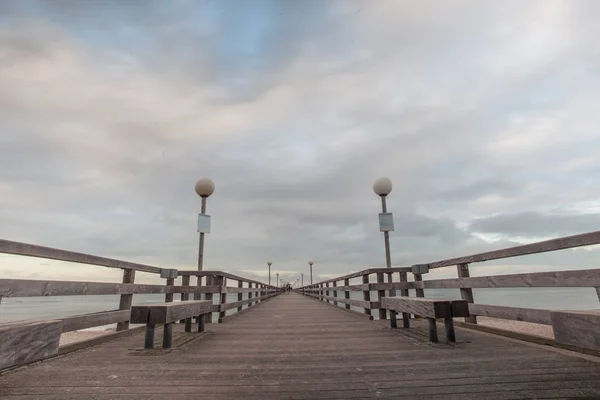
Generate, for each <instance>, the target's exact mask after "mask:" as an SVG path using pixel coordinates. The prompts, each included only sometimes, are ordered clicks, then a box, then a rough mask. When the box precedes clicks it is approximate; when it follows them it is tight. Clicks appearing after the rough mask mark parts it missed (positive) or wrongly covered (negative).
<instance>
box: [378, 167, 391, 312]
mask: <svg viewBox="0 0 600 400" xmlns="http://www.w3.org/2000/svg"><path fill="white" fill-rule="evenodd" d="M373 191H374V192H375V194H376V195H378V196H379V197H381V214H379V230H380V231H381V232H383V242H384V245H385V265H386V267H387V268H392V256H391V254H390V231H393V230H394V219H393V216H392V214H391V213H388V212H387V203H386V197H387V195H388V194H390V193H391V192H392V181H390V180H389V179H388V178H379V179H377V180H376V181H375V183H374V184H373ZM387 276H388V282H389V283H392V274H391V273H388V274H387ZM378 282H379V281H378ZM382 294H383V295H385V291H380V292H379V297H380V300H379V301H381V297H382ZM395 295H396V290H395V289H393V288H392V289H390V296H395ZM385 317H386V310H385V309H380V310H379V318H381V319H385Z"/></svg>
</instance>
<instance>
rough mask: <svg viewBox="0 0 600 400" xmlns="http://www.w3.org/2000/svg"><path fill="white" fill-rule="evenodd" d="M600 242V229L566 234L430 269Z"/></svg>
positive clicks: (436, 264) (435, 264) (431, 265)
mask: <svg viewBox="0 0 600 400" xmlns="http://www.w3.org/2000/svg"><path fill="white" fill-rule="evenodd" d="M594 244H600V231H594V232H588V233H582V234H579V235H573V236H565V237H561V238H557V239H550V240H544V241H541V242H536V243H530V244H524V245H521V246H514V247H507V248H505V249H500V250H493V251H487V252H485V253H478V254H473V255H470V256H465V257H456V258H450V259H447V260H441V261H435V262H431V263H428V264H427V265H428V266H429V269H434V268H441V267H449V266H452V265H458V264H470V263H474V262H484V261H491V260H498V259H501V258H510V257H518V256H525V255H530V254H538V253H545V252H549V251H556V250H565V249H572V248H574V247H582V246H590V245H594Z"/></svg>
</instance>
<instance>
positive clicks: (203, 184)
mask: <svg viewBox="0 0 600 400" xmlns="http://www.w3.org/2000/svg"><path fill="white" fill-rule="evenodd" d="M194 189H195V190H196V193H197V194H198V196H200V198H201V199H202V208H201V210H200V215H198V232H200V239H199V243H198V271H202V264H203V262H204V233H208V232H209V231H210V216H207V215H206V199H207V198H208V196H210V195H211V194H213V192H214V191H215V184H214V183H213V181H211V180H210V179H208V178H202V179H200V180H199V181H198V182H196V185H195V187H194ZM201 222H202V223H204V226H200V225H201ZM206 279H207V280H208V279H209V278H208V277H207V278H206ZM201 284H202V277H200V276H198V282H197V286H200V285H201ZM200 298H201V294H200V293H194V300H200Z"/></svg>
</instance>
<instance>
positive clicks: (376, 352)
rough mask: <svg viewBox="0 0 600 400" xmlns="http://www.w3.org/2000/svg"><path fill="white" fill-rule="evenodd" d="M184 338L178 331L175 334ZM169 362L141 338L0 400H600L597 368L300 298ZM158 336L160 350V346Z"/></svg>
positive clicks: (62, 363) (221, 328) (56, 365)
mask: <svg viewBox="0 0 600 400" xmlns="http://www.w3.org/2000/svg"><path fill="white" fill-rule="evenodd" d="M177 329H178V331H179V332H181V331H182V324H179V325H178V327H177ZM207 329H208V330H207V332H206V333H205V334H204V335H199V336H197V337H196V338H194V339H193V340H192V341H190V342H187V343H186V344H183V345H181V346H180V347H175V348H173V349H172V350H170V351H165V352H154V353H151V352H148V353H145V352H144V351H140V350H134V349H135V348H138V347H140V344H141V343H142V342H143V333H141V332H140V333H138V334H136V335H133V336H130V337H127V338H122V339H116V340H114V341H111V342H108V343H105V344H101V345H98V346H95V347H91V348H89V349H87V350H82V351H78V352H75V353H71V354H67V355H65V356H62V357H58V358H55V359H52V360H48V361H45V362H41V363H38V364H34V365H31V366H29V367H26V368H23V369H21V370H16V371H13V372H11V373H8V374H5V375H2V376H0V394H1V397H2V398H3V399H28V400H30V399H56V400H59V399H60V400H68V399H73V400H75V399H77V400H79V399H112V400H120V399H161V400H162V399H182V400H183V399H190V398H198V399H200V398H202V399H247V400H251V399H256V400H259V399H370V398H402V399H409V398H428V399H461V400H464V399H482V398H485V399H507V398H511V399H516V398H568V397H578V396H584V397H591V398H594V397H595V398H597V397H599V396H600V363H599V362H598V360H596V361H593V358H594V357H589V356H587V358H588V359H586V356H581V355H577V354H576V353H569V352H565V351H563V350H559V349H549V348H542V347H541V346H538V345H532V344H526V343H522V342H518V341H515V340H510V339H506V338H502V337H495V336H493V335H489V334H485V333H480V332H476V331H472V330H467V329H458V330H457V336H458V339H459V341H458V343H457V344H456V345H452V346H448V345H446V344H431V343H429V342H428V340H427V336H426V329H425V326H424V325H423V324H420V325H419V326H418V327H417V328H415V329H413V330H411V331H410V333H409V332H404V331H403V330H395V331H394V330H391V329H389V328H388V327H387V324H385V321H369V320H368V319H366V318H362V317H360V316H358V315H354V314H352V313H349V312H347V311H344V310H343V309H341V308H335V307H333V306H328V305H326V304H324V303H322V302H319V301H316V300H313V299H310V298H307V297H304V296H301V295H299V294H296V293H292V294H284V295H281V296H278V297H276V298H274V299H272V300H269V301H267V302H264V303H263V304H261V305H259V306H258V307H256V308H255V309H253V310H252V311H251V312H248V313H244V314H240V315H239V316H236V317H233V318H232V319H231V320H230V321H228V322H227V323H225V324H210V325H209V327H208V328H207ZM159 336H160V332H159V331H157V342H159V341H160V340H161V338H160V337H159Z"/></svg>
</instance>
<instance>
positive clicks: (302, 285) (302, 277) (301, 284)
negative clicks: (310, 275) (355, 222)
mask: <svg viewBox="0 0 600 400" xmlns="http://www.w3.org/2000/svg"><path fill="white" fill-rule="evenodd" d="M300 278H301V281H300V282H301V283H300V287H304V274H300ZM598 295H599V296H600V292H598Z"/></svg>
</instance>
